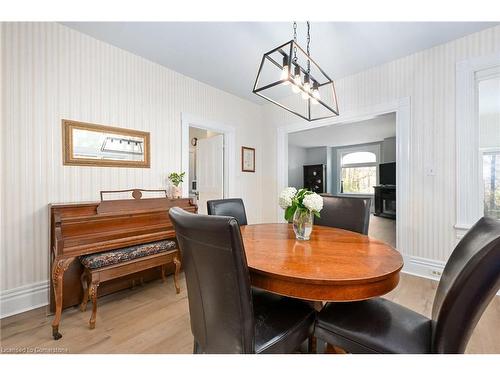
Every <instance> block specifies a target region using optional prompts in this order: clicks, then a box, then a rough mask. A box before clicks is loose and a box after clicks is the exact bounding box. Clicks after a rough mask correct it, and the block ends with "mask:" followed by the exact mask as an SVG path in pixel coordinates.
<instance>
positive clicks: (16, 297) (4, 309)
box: [0, 280, 49, 318]
mask: <svg viewBox="0 0 500 375" xmlns="http://www.w3.org/2000/svg"><path fill="white" fill-rule="evenodd" d="M48 304H49V281H48V280H45V281H40V282H37V283H33V284H28V285H23V286H21V287H18V288H14V289H9V290H6V291H3V292H0V318H6V317H8V316H11V315H15V314H19V313H22V312H25V311H28V310H33V309H36V308H38V307H42V306H46V305H48Z"/></svg>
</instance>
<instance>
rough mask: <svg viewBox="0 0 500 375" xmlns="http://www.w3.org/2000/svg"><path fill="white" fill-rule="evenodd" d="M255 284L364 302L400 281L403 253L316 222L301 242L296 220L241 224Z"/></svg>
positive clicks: (300, 294)
mask: <svg viewBox="0 0 500 375" xmlns="http://www.w3.org/2000/svg"><path fill="white" fill-rule="evenodd" d="M241 235H242V237H243V242H244V245H245V253H246V257H247V263H248V267H249V270H250V278H251V282H252V285H253V286H255V287H258V288H261V289H264V290H267V291H270V292H274V293H277V294H280V295H284V296H289V297H295V298H301V299H305V300H309V301H359V300H365V299H369V298H373V297H377V296H381V295H383V294H386V293H387V292H389V291H391V290H392V289H394V288H395V287H396V286H397V285H398V282H399V272H400V270H401V268H402V267H403V258H402V256H401V254H400V253H399V252H397V251H396V250H395V249H394V248H392V247H391V246H389V245H387V244H385V243H383V242H381V241H379V240H376V239H373V238H371V237H369V236H365V235H362V234H359V233H355V232H350V231H347V230H343V229H337V228H331V227H324V226H319V225H314V227H313V231H312V234H311V239H310V240H308V241H299V240H296V239H295V234H294V232H293V228H292V225H291V224H257V225H246V226H242V227H241Z"/></svg>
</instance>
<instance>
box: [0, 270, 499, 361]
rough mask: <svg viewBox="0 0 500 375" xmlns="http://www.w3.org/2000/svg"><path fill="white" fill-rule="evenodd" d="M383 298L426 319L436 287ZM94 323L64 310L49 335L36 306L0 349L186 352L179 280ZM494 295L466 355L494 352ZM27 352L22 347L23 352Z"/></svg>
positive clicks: (120, 303)
mask: <svg viewBox="0 0 500 375" xmlns="http://www.w3.org/2000/svg"><path fill="white" fill-rule="evenodd" d="M401 276H402V277H401V282H400V284H399V286H398V287H397V288H396V289H395V290H394V291H392V292H391V293H389V294H388V295H387V296H386V297H387V298H389V299H391V300H393V301H395V302H397V303H400V304H402V305H404V306H407V307H408V308H411V309H413V310H415V311H418V312H420V313H422V314H424V315H427V316H429V315H430V312H431V309H432V300H433V297H434V293H435V291H436V286H437V283H436V282H435V281H432V280H427V279H423V278H419V277H415V276H410V275H406V274H402V275H401ZM98 304H99V308H98V311H97V323H96V328H95V329H94V330H90V329H89V328H88V320H89V318H90V311H87V312H84V313H82V312H80V311H79V310H78V309H77V308H70V309H67V310H65V311H64V313H63V320H62V324H61V333H62V334H63V338H62V339H60V340H58V341H54V340H52V336H51V328H50V323H51V320H52V317H50V316H46V314H45V311H46V310H45V308H39V309H36V310H32V311H29V312H26V313H22V314H19V315H16V316H11V317H8V318H5V319H2V320H0V326H1V328H0V343H1V351H2V352H3V353H6V352H13V351H14V352H15V351H16V348H17V349H18V350H20V351H25V350H27V351H28V352H33V351H35V352H44V353H47V352H48V353H50V352H59V353H191V350H192V336H191V329H190V325H189V314H188V301H187V293H186V286H185V281H184V277H182V278H181V293H180V294H175V288H174V286H173V280H172V276H170V277H169V278H168V282H167V283H164V284H162V283H161V282H160V281H155V282H151V283H147V284H145V285H144V286H143V287H136V288H135V289H133V290H125V291H121V292H119V293H115V294H114V295H110V296H106V297H103V298H100V299H99V300H98ZM498 327H500V297H498V296H497V297H495V299H494V300H493V301H492V303H491V304H490V306H489V307H488V308H487V309H486V311H485V313H484V315H483V317H482V319H481V320H480V322H479V324H478V325H477V327H476V330H475V331H474V334H473V336H472V338H471V340H470V342H469V345H468V347H467V353H500V335H498ZM25 348H27V349H25Z"/></svg>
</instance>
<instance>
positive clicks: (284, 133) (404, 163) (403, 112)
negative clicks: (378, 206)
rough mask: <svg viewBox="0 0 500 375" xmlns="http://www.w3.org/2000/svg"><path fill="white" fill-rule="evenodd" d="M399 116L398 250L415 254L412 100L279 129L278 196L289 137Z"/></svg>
mask: <svg viewBox="0 0 500 375" xmlns="http://www.w3.org/2000/svg"><path fill="white" fill-rule="evenodd" d="M392 112H395V113H396V160H397V167H396V185H397V186H398V188H397V190H396V200H397V202H398V203H397V204H398V209H397V211H396V241H397V243H396V247H397V249H398V250H399V251H400V252H401V253H402V254H412V251H411V248H410V246H411V242H410V241H409V238H408V233H407V228H408V227H409V223H410V221H409V212H410V204H411V199H410V173H411V170H410V148H411V142H410V141H411V139H410V137H411V132H410V127H411V101H410V97H405V98H401V99H398V100H395V101H392V102H388V103H383V104H379V105H375V106H370V107H365V108H360V109H358V110H354V111H350V112H344V113H341V115H340V116H338V117H335V118H333V119H324V120H319V121H315V122H311V123H310V122H305V121H302V122H297V123H292V124H287V125H283V126H281V127H279V128H277V130H276V131H277V145H276V150H277V155H276V158H277V159H276V160H277V171H278V173H277V180H278V183H277V192H276V194H277V195H278V194H279V192H280V191H281V190H283V189H284V188H285V187H286V186H287V185H288V134H290V133H295V132H298V131H301V130H310V129H315V128H320V127H324V126H332V125H334V126H335V125H341V124H345V123H349V122H358V121H364V120H370V119H373V118H374V117H376V116H379V115H383V114H387V113H392ZM277 218H278V220H282V221H284V219H283V212H282V209H281V208H279V207H278V208H277Z"/></svg>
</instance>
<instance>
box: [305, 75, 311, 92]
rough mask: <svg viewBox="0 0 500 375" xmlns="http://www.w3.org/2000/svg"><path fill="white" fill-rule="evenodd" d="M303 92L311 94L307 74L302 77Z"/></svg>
mask: <svg viewBox="0 0 500 375" xmlns="http://www.w3.org/2000/svg"><path fill="white" fill-rule="evenodd" d="M303 87H304V90H305V91H306V93H309V92H311V83H310V81H309V74H306V75H304V86H303Z"/></svg>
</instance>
